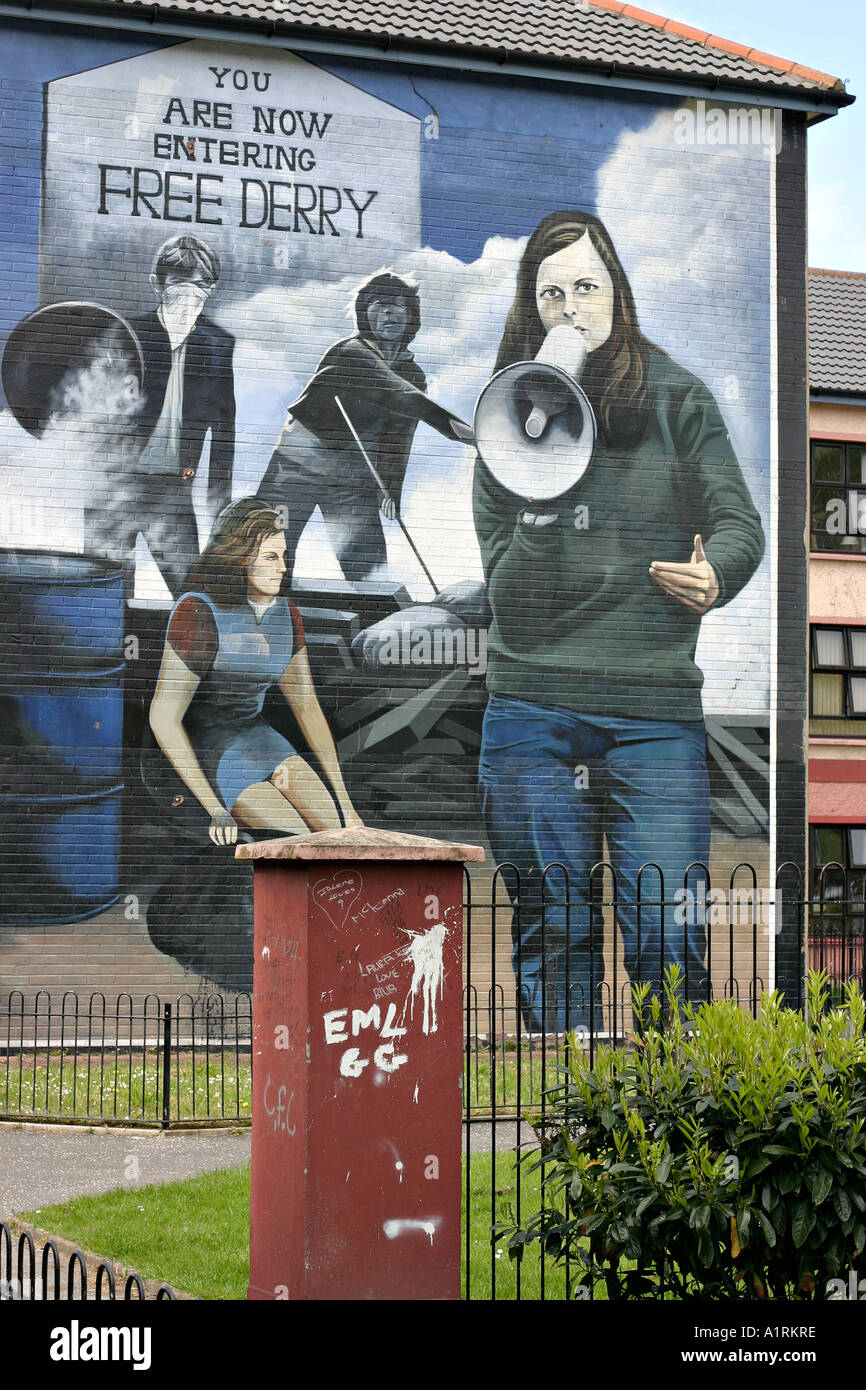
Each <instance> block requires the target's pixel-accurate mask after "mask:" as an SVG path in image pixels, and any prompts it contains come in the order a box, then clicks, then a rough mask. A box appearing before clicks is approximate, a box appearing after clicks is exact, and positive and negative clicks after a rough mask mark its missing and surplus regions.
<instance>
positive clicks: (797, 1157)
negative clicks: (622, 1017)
mask: <svg viewBox="0 0 866 1390" xmlns="http://www.w3.org/2000/svg"><path fill="white" fill-rule="evenodd" d="M681 992H682V990H681V983H680V980H679V977H678V972H677V970H676V968H675V967H674V968H672V969H671V970H670V971H669V973H668V976H667V979H666V982H665V995H666V999H667V1007H666V1008H665V1007H664V1005H663V1002H662V1001H661V1000H659V998H658V997H653V998H649V994H648V987H647V986H643V987H636V988H635V990H634V1001H635V1017H636V1019H637V1020H638V1021H639V1027H638V1032H637V1034H636V1036H635V1038H634V1039H633V1046H631V1047H629V1048H628V1049H616V1048H612V1047H609V1046H602V1047H600V1048H599V1050H598V1053H597V1055H596V1058H595V1061H594V1063H592V1064H590V1061H589V1058H588V1055H587V1053H586V1052H585V1051H584V1050H583V1049H582V1046H581V1044H580V1041H579V1039H577V1038H575V1037H574V1036H572V1037H571V1038H570V1039H569V1043H568V1056H567V1063H568V1064H567V1077H568V1079H567V1081H566V1082H565V1083H564V1084H563V1085H562V1086H560V1087H559V1088H557V1089H556V1090H555V1091H554V1092H552V1093H551V1097H550V1099H551V1107H550V1110H549V1112H548V1117H547V1120H546V1123H545V1127H544V1129H543V1130H541V1129H540V1127H538V1126H537V1128H539V1134H540V1137H541V1139H542V1148H541V1157H540V1159H539V1157H538V1155H537V1154H536V1155H535V1157H534V1160H532V1161H533V1162H534V1163H535V1164H540V1165H541V1168H542V1174H543V1188H542V1190H543V1192H544V1194H545V1201H544V1206H543V1209H542V1210H541V1211H539V1212H537V1213H536V1214H535V1215H534V1216H532V1217H531V1219H530V1220H528V1221H525V1222H524V1223H523V1224H522V1225H521V1227H519V1228H517V1229H515V1228H514V1227H513V1226H512V1227H510V1228H508V1229H507V1230H505V1229H500V1230H499V1231H498V1232H497V1235H498V1236H499V1237H500V1238H501V1237H503V1236H507V1237H508V1249H509V1254H510V1255H511V1257H512V1258H515V1259H519V1258H520V1257H521V1256H522V1253H523V1251H524V1249H525V1248H526V1246H527V1245H528V1244H530V1243H531V1242H535V1241H539V1242H541V1243H542V1246H543V1248H544V1249H545V1251H546V1252H547V1253H548V1254H550V1255H553V1256H554V1257H556V1258H558V1259H561V1260H565V1259H568V1260H570V1261H571V1270H572V1280H576V1279H585V1280H586V1281H588V1285H589V1286H591V1285H592V1284H593V1283H597V1282H598V1281H600V1280H603V1281H604V1283H605V1284H606V1287H607V1297H608V1298H610V1299H614V1298H620V1299H621V1298H646V1297H672V1298H690V1297H701V1298H712V1299H810V1300H811V1299H825V1298H828V1297H833V1296H834V1289H839V1288H841V1287H842V1285H838V1284H837V1285H834V1284H832V1283H831V1281H832V1280H833V1279H841V1280H842V1281H843V1284H844V1285H845V1286H846V1287H847V1281H848V1278H849V1271H850V1270H851V1269H855V1268H856V1261H857V1259H858V1257H860V1256H861V1255H862V1252H863V1249H864V1245H866V1132H864V1116H866V1036H864V1014H866V1008H864V1000H863V996H862V994H861V992H860V990H859V988H858V987H857V985H856V984H855V983H851V984H849V985H847V986H846V988H845V997H844V1001H843V1002H842V1003H841V1005H840V1006H839V1007H837V1008H834V1009H832V1010H829V1009H828V1007H827V1000H828V994H827V980H826V975H824V974H823V972H822V973H821V974H811V975H810V976H809V980H808V991H807V995H808V1009H807V1014H806V1016H804V1015H803V1014H801V1013H799V1012H797V1011H796V1010H793V1009H789V1008H785V1007H784V1006H783V1003H782V999H781V996H780V995H778V994H775V993H771V994H765V995H764V996H763V998H762V1000H761V1003H760V1009H759V1012H758V1016H757V1017H756V1018H753V1017H752V1015H751V1013H749V1012H748V1011H746V1010H745V1009H742V1008H740V1007H738V1006H737V1004H736V1003H734V1002H733V1001H732V1000H723V1001H719V1002H717V1003H714V1004H702V1005H700V1006H699V1007H697V1008H693V1006H692V1005H689V1004H683V1003H681V1002H680V995H681ZM586 1289H587V1283H585V1284H584V1286H583V1292H582V1295H581V1296H584V1297H585V1296H586ZM835 1296H837V1297H838V1296H840V1295H839V1294H838V1293H835ZM842 1296H844V1295H842Z"/></svg>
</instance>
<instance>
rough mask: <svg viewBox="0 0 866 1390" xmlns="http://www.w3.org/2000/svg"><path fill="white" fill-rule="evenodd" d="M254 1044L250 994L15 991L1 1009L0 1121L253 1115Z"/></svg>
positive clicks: (123, 1121)
mask: <svg viewBox="0 0 866 1390" xmlns="http://www.w3.org/2000/svg"><path fill="white" fill-rule="evenodd" d="M251 1045H252V1002H251V999H250V996H249V995H248V994H239V995H237V996H235V997H234V998H232V999H231V1000H227V999H226V998H225V997H224V996H223V995H220V994H210V995H205V996H202V997H198V998H197V997H194V996H193V995H191V994H182V995H180V996H179V997H178V998H176V999H174V1000H172V1001H168V1000H161V999H159V998H158V997H157V996H156V995H154V994H148V995H145V997H144V998H143V999H142V1000H141V1001H139V1002H136V1001H134V1000H133V998H132V996H131V995H129V994H126V993H124V994H121V995H119V996H118V997H117V998H116V999H115V1000H113V1001H110V1002H109V1001H107V1000H106V998H105V996H104V995H103V994H100V993H94V994H90V995H89V996H87V997H86V998H81V997H80V996H79V995H78V994H76V993H74V992H73V991H70V990H67V991H66V992H65V993H64V994H63V995H62V996H61V998H60V999H59V1000H58V999H57V998H56V996H52V995H51V994H50V993H49V992H48V991H46V990H39V991H37V992H36V994H35V995H34V996H33V997H32V998H30V999H28V998H27V997H26V996H25V994H24V992H23V991H22V990H18V989H16V990H12V991H11V992H10V993H9V995H8V997H7V999H6V1001H5V1004H4V1006H3V1009H2V1012H0V1119H6V1120H9V1119H14V1120H47V1119H50V1120H53V1121H55V1122H56V1121H61V1122H63V1121H66V1122H69V1123H88V1124H100V1125H102V1124H108V1125H136V1126H143V1127H157V1128H162V1129H171V1128H175V1127H177V1126H184V1127H187V1126H193V1127H197V1126H209V1125H224V1124H238V1123H241V1124H243V1123H248V1122H249V1115H250V1055H251Z"/></svg>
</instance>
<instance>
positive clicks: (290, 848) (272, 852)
mask: <svg viewBox="0 0 866 1390" xmlns="http://www.w3.org/2000/svg"><path fill="white" fill-rule="evenodd" d="M235 858H236V859H402V860H413V859H414V860H417V861H419V862H423V861H425V860H436V859H439V860H442V859H450V860H457V861H460V862H464V861H467V860H468V861H471V862H473V863H476V864H480V863H482V862H483V861H484V859H485V858H486V855H485V853H484V850H483V849H482V847H481V845H456V844H451V843H449V841H447V840H433V839H430V838H428V837H427V836H426V835H403V834H401V833H400V832H399V831H396V830H375V829H374V828H373V827H372V826H367V825H362V826H343V827H342V828H341V829H340V830H317V831H312V832H310V833H308V834H306V835H286V836H281V837H280V838H279V839H274V840H259V841H257V842H256V843H255V844H248V845H238V847H237V849H236V850H235Z"/></svg>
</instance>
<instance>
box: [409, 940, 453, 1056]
mask: <svg viewBox="0 0 866 1390" xmlns="http://www.w3.org/2000/svg"><path fill="white" fill-rule="evenodd" d="M447 935H448V928H447V927H446V925H445V923H444V922H437V923H436V926H435V927H431V928H430V930H429V931H428V932H423V933H421V932H418V933H417V934H416V935H414V936H413V938H412V941H411V942H410V943H409V945H408V946H407V947H406V948H405V950H404V951H403V954H404V956H408V958H409V959H410V960H411V962H412V966H413V974H412V982H411V984H410V985H409V993H408V994H407V995H406V1000H405V1003H404V1004H403V1018H405V1017H406V1009H407V1007H408V1008H409V1016H410V1018H414V1017H415V996H416V995H417V994H418V993H419V992H420V994H421V996H422V998H423V1000H424V1022H423V1025H422V1029H423V1032H425V1033H435V1032H436V1031H437V1029H438V1026H439V1025H438V1023H437V1020H436V996H437V994H438V995H439V996H440V997H441V995H442V993H443V990H444V981H445V970H444V966H443V963H442V951H443V948H444V946H445V938H446V937H447ZM401 1022H402V1019H401Z"/></svg>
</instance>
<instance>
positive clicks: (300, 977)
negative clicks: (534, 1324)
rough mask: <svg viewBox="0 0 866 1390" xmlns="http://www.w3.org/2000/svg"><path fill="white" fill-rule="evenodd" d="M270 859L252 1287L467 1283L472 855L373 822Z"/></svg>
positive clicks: (383, 1292)
mask: <svg viewBox="0 0 866 1390" xmlns="http://www.w3.org/2000/svg"><path fill="white" fill-rule="evenodd" d="M237 857H238V858H239V859H252V860H253V861H254V870H255V948H254V949H255V967H254V982H253V1095H252V1115H253V1131H252V1189H251V1196H250V1283H249V1288H248V1291H247V1296H248V1297H249V1298H251V1299H253V1298H255V1299H268V1298H270V1299H277V1298H291V1299H449V1298H450V1299H455V1298H459V1297H460V1278H459V1274H460V1195H461V1186H460V1158H461V1148H462V1143H461V1140H462V1098H461V1078H462V1072H463V1026H462V1025H463V1009H462V993H463V991H462V978H461V962H460V957H461V947H462V937H463V869H462V863H463V861H465V860H476V861H477V860H483V858H484V851H483V850H482V849H481V848H479V847H478V846H475V845H453V844H446V843H444V842H442V841H439V840H429V839H425V838H423V837H421V836H418V835H400V834H395V833H391V832H389V831H383V830H371V829H367V828H356V829H351V828H349V829H343V830H326V831H321V832H318V833H315V834H309V835H298V836H294V837H291V838H288V839H279V840H265V841H261V842H259V843H257V844H251V845H241V846H239V847H238V850H237Z"/></svg>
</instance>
